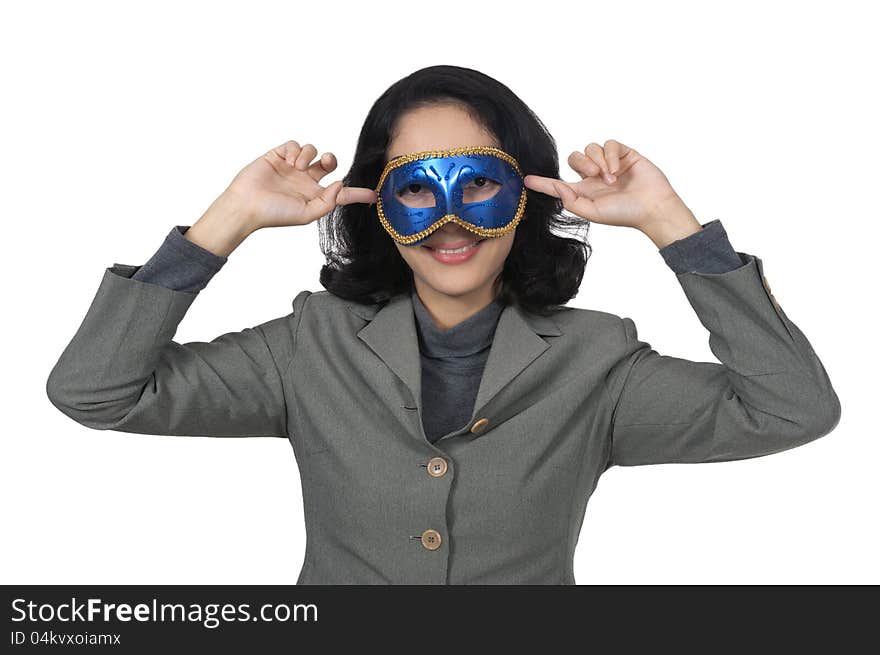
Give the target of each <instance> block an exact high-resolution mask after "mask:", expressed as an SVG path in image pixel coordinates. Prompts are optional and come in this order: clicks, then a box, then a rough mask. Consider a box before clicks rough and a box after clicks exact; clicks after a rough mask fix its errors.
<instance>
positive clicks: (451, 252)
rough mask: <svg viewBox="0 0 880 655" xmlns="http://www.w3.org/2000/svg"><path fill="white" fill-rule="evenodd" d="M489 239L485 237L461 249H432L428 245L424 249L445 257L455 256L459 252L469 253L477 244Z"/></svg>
mask: <svg viewBox="0 0 880 655" xmlns="http://www.w3.org/2000/svg"><path fill="white" fill-rule="evenodd" d="M487 238H488V237H483V238H482V239H477V240H476V241H472V242H471V243H469V244H467V245H465V246H462V247H461V248H432V247H431V246H428V245H425V246H423V247H424V248H427V249H428V250H434V251H436V252H439V253H442V254H444V255H454V254H456V253H459V252H467V251H468V250H470V249H471V248H474V247H475V246H476V245H477V244H479V243H482V242H483V241H485V240H486V239H487Z"/></svg>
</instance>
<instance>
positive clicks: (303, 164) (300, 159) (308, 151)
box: [295, 143, 318, 171]
mask: <svg viewBox="0 0 880 655" xmlns="http://www.w3.org/2000/svg"><path fill="white" fill-rule="evenodd" d="M317 154H318V149H317V148H316V147H315V146H314V145H312V144H311V143H307V144H306V145H304V146H303V148H302V150H301V151H300V153H299V154H298V155H297V157H296V164H295V166H296V169H297V170H300V171H304V170H306V169H307V168H308V167H309V164H310V163H311V161H312V160H313V159H314V158H315V155H317Z"/></svg>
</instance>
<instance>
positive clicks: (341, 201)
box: [336, 186, 376, 205]
mask: <svg viewBox="0 0 880 655" xmlns="http://www.w3.org/2000/svg"><path fill="white" fill-rule="evenodd" d="M354 202H365V203H368V204H370V205H372V204H373V203H374V202H376V192H375V191H374V190H373V189H366V188H364V187H358V186H347V187H343V188H342V190H341V191H340V192H339V195H338V196H337V197H336V204H337V205H349V204H351V203H354Z"/></svg>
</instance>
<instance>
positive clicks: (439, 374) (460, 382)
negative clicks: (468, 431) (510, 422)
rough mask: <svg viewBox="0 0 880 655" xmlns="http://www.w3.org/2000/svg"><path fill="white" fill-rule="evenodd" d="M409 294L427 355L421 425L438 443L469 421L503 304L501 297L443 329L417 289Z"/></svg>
mask: <svg viewBox="0 0 880 655" xmlns="http://www.w3.org/2000/svg"><path fill="white" fill-rule="evenodd" d="M410 294H411V296H412V302H413V310H414V313H415V317H416V332H418V337H419V350H420V351H421V357H422V407H423V408H424V412H423V417H422V425H423V426H424V429H425V435H426V436H427V437H428V440H429V441H431V442H434V441H437V440H438V439H439V438H440V437H442V436H443V435H445V434H449V433H450V432H454V431H455V430H458V429H459V428H461V427H462V426H464V425H465V424H466V423H467V422H468V421H469V420H470V418H471V413H472V412H473V411H474V401H475V400H476V398H477V391H478V390H479V388H480V380H481V379H482V376H483V368H484V367H485V365H486V359H488V357H489V347H490V346H491V345H492V337H493V336H494V335H495V326H496V325H497V324H498V318H499V317H500V316H501V310H502V309H504V304H503V303H502V302H501V300H500V299H498V298H496V299H495V300H493V301H492V302H490V303H489V304H488V305H486V306H485V307H483V309H481V310H480V311H478V312H477V313H476V314H474V315H472V316H470V317H468V318H466V319H465V320H463V321H462V322H461V323H458V324H457V325H454V326H453V327H451V328H449V329H448V330H441V329H440V328H439V327H437V324H436V323H435V322H434V319H432V318H431V315H430V314H429V313H428V309H427V307H425V305H424V303H422V300H421V298H419V294H418V293H416V291H415V288H413V290H412V291H411V292H410Z"/></svg>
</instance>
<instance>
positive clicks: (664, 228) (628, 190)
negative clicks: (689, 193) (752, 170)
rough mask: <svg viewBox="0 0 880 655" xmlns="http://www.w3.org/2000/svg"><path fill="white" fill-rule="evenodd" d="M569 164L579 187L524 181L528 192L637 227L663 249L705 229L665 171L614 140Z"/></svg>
mask: <svg viewBox="0 0 880 655" xmlns="http://www.w3.org/2000/svg"><path fill="white" fill-rule="evenodd" d="M568 164H569V166H571V168H572V169H574V171H575V172H576V173H578V175H580V176H581V178H582V179H581V180H580V181H579V182H566V181H564V180H558V179H554V178H550V177H542V176H540V175H526V176H525V177H524V178H523V181H524V182H525V185H526V187H527V188H529V189H532V190H533V191H538V192H540V193H545V194H547V195H550V196H553V197H555V198H559V199H561V200H562V205H563V207H564V208H565V209H567V210H568V211H570V212H572V213H574V214H576V215H578V216H580V217H581V218H584V219H586V220H589V221H595V222H597V223H603V224H605V225H619V226H625V227H634V228H636V229H638V230H641V231H642V232H644V233H645V234H646V235H648V236H649V237H650V238H651V239H652V240H653V241H654V242H655V244H656V245H657V247H658V248H662V247H663V246H665V245H667V244H669V243H672V241H675V240H676V239H681V238H684V237H685V236H688V235H689V234H693V233H694V232H697V231H699V230H700V229H702V226H701V225H700V223H699V221H697V219H696V217H695V216H694V215H693V213H692V212H691V211H690V209H688V207H687V206H686V205H685V204H684V202H683V201H682V200H681V198H680V197H679V196H678V194H677V193H676V192H675V190H674V189H673V188H672V185H670V184H669V180H668V179H667V178H666V176H665V175H664V174H663V171H661V170H660V169H659V168H657V167H656V166H655V165H654V164H653V163H651V162H650V161H649V160H648V159H647V158H646V157H644V156H642V155H641V154H639V153H638V152H636V151H635V150H634V149H633V148H630V147H628V146H625V145H624V144H622V143H620V142H619V141H615V140H613V139H609V140H608V141H606V142H605V146H604V147H602V146H600V145H599V144H597V143H591V144H590V145H588V146H587V147H586V148H584V150H583V152H577V151H575V152H573V153H571V155H569V157H568Z"/></svg>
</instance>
